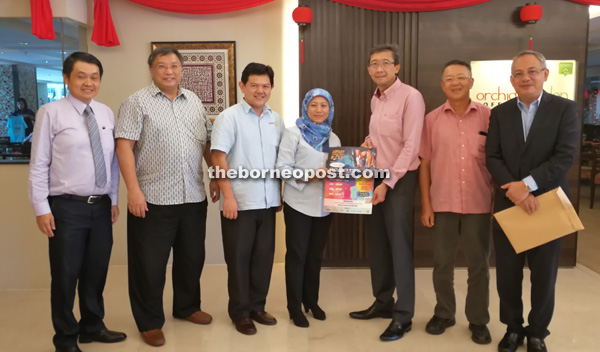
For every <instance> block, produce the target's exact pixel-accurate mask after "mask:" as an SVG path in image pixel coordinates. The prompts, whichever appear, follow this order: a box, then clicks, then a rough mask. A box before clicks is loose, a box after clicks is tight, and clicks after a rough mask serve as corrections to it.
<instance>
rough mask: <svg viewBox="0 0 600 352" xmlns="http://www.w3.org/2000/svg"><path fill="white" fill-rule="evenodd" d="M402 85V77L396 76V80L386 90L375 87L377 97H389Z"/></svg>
mask: <svg viewBox="0 0 600 352" xmlns="http://www.w3.org/2000/svg"><path fill="white" fill-rule="evenodd" d="M401 86H402V81H400V78H398V77H396V81H395V82H394V83H393V84H392V85H391V86H389V87H388V89H386V90H385V91H383V92H381V91H380V90H379V88H376V89H375V94H374V95H375V96H376V97H377V98H380V99H381V98H382V97H383V98H385V97H388V96H390V95H393V94H394V93H395V92H396V91H397V90H398V89H400V87H401Z"/></svg>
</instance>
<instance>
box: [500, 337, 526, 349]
mask: <svg viewBox="0 0 600 352" xmlns="http://www.w3.org/2000/svg"><path fill="white" fill-rule="evenodd" d="M524 339H525V336H523V335H521V334H517V333H516V332H507V333H506V334H504V337H503V338H502V340H500V343H499V344H498V352H515V351H516V350H517V348H518V347H519V346H521V345H522V344H523V340H524Z"/></svg>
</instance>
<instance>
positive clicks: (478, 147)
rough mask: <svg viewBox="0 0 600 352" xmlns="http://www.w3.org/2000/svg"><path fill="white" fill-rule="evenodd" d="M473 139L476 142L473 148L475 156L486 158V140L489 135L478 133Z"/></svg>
mask: <svg viewBox="0 0 600 352" xmlns="http://www.w3.org/2000/svg"><path fill="white" fill-rule="evenodd" d="M473 140H474V142H473V143H474V144H475V145H473V148H471V151H472V153H473V156H475V157H476V158H478V159H484V160H485V141H486V140H487V136H484V135H482V134H480V133H477V135H476V136H474V138H473Z"/></svg>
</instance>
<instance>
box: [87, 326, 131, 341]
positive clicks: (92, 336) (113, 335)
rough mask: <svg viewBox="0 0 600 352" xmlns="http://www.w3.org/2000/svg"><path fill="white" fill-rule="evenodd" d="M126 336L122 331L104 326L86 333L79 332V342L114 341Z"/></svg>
mask: <svg viewBox="0 0 600 352" xmlns="http://www.w3.org/2000/svg"><path fill="white" fill-rule="evenodd" d="M126 338H127V335H125V333H124V332H119V331H111V330H108V329H106V328H104V329H102V330H99V331H96V332H92V333H87V334H79V343H90V342H103V343H114V342H121V341H124V340H125V339H126Z"/></svg>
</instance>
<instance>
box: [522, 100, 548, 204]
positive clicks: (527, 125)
mask: <svg viewBox="0 0 600 352" xmlns="http://www.w3.org/2000/svg"><path fill="white" fill-rule="evenodd" d="M543 94H544V92H543V91H542V93H541V94H540V96H539V97H538V98H537V99H536V101H534V102H533V103H531V104H529V107H527V105H525V104H524V103H523V102H522V101H521V99H519V97H517V106H518V107H519V110H521V121H522V122H523V136H524V137H525V140H527V136H528V135H529V130H530V129H531V125H532V124H533V118H534V117H535V113H536V112H537V110H538V108H539V107H540V101H541V100H542V95H543ZM523 182H525V183H526V184H527V186H528V187H529V189H530V190H531V191H532V192H533V191H537V189H538V186H537V183H536V182H535V180H534V179H533V177H532V176H531V175H530V176H527V177H525V178H524V179H523Z"/></svg>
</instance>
